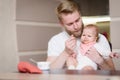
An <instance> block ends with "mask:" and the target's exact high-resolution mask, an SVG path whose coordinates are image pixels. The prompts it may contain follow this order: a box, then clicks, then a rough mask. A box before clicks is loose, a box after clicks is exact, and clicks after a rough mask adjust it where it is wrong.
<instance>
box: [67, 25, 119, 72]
mask: <svg viewBox="0 0 120 80" xmlns="http://www.w3.org/2000/svg"><path fill="white" fill-rule="evenodd" d="M99 35H100V34H99V30H98V27H97V26H96V25H93V24H89V25H87V26H85V27H84V30H83V33H82V35H81V38H80V40H81V44H80V47H79V48H78V54H77V55H76V57H75V55H74V56H70V57H69V58H68V60H67V66H68V69H78V70H97V64H96V63H95V62H93V61H92V60H90V59H89V58H88V57H87V56H85V55H86V52H87V51H88V50H89V49H90V48H91V47H95V48H96V50H97V51H98V52H99V53H100V55H101V56H103V58H108V57H109V56H110V57H118V56H119V55H118V54H116V53H111V50H110V49H108V48H107V47H106V46H104V47H101V45H100V44H97V43H98V41H99Z"/></svg>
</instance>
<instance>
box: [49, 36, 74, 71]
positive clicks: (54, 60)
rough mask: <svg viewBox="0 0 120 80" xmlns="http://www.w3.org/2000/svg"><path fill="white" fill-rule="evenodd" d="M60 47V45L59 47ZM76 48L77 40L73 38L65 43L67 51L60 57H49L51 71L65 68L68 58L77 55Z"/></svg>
mask: <svg viewBox="0 0 120 80" xmlns="http://www.w3.org/2000/svg"><path fill="white" fill-rule="evenodd" d="M58 46H59V45H58ZM75 47H76V38H75V37H73V36H71V37H70V39H68V40H67V41H66V42H65V49H64V50H63V52H62V53H60V55H59V56H56V57H55V56H48V58H47V61H48V62H50V68H51V69H60V68H63V67H64V65H65V63H66V61H67V59H68V57H69V56H70V55H72V54H74V53H75V51H74V49H75Z"/></svg>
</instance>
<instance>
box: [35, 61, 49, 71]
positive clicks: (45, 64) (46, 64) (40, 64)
mask: <svg viewBox="0 0 120 80" xmlns="http://www.w3.org/2000/svg"><path fill="white" fill-rule="evenodd" d="M49 64H50V63H49V62H45V61H41V62H37V67H38V68H39V69H41V70H48V69H49V68H50V67H49Z"/></svg>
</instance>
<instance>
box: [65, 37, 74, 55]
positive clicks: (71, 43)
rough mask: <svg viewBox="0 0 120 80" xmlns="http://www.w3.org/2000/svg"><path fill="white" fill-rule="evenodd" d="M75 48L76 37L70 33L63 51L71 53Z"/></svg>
mask: <svg viewBox="0 0 120 80" xmlns="http://www.w3.org/2000/svg"><path fill="white" fill-rule="evenodd" d="M75 48H76V38H75V37H74V36H73V35H71V37H70V39H68V40H67V41H66V43H65V52H66V53H67V54H68V55H72V54H74V53H75Z"/></svg>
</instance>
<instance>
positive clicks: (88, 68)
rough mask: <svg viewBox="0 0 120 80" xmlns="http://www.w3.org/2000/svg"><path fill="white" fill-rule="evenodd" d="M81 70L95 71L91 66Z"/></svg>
mask: <svg viewBox="0 0 120 80" xmlns="http://www.w3.org/2000/svg"><path fill="white" fill-rule="evenodd" d="M81 70H95V69H94V68H93V67H92V66H85V67H84V68H82V69H81Z"/></svg>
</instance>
